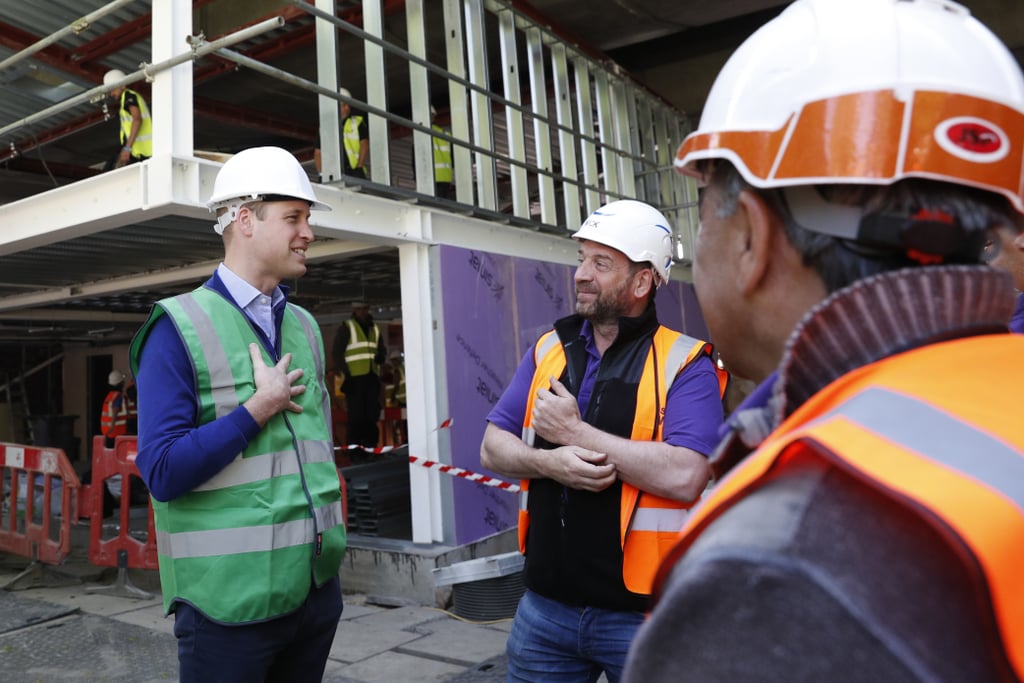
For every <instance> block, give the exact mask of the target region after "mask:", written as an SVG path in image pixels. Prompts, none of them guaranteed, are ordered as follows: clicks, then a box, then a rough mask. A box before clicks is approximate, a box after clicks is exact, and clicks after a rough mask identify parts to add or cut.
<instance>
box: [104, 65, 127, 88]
mask: <svg viewBox="0 0 1024 683" xmlns="http://www.w3.org/2000/svg"><path fill="white" fill-rule="evenodd" d="M124 77H125V73H124V72H123V71H121V70H120V69H111V70H110V71H108V72H107V73H105V74H103V85H110V84H111V83H117V82H118V81H120V80H122V79H123V78H124Z"/></svg>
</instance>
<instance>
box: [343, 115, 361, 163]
mask: <svg viewBox="0 0 1024 683" xmlns="http://www.w3.org/2000/svg"><path fill="white" fill-rule="evenodd" d="M362 122H363V117H362V116H354V115H353V116H349V117H348V118H347V119H345V125H344V126H343V127H342V130H341V133H342V140H341V142H342V145H344V147H345V155H346V156H347V157H348V167H349V168H352V169H356V168H360V167H359V166H357V165H356V164H358V163H359V142H360V140H359V124H361V123H362Z"/></svg>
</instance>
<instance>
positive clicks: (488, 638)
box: [395, 618, 508, 667]
mask: <svg viewBox="0 0 1024 683" xmlns="http://www.w3.org/2000/svg"><path fill="white" fill-rule="evenodd" d="M415 629H416V631H421V632H425V633H426V635H424V637H422V638H419V639H417V640H413V641H410V642H408V643H405V644H403V645H401V646H399V647H397V648H395V649H396V650H397V651H398V652H403V653H405V654H412V655H422V656H429V657H434V658H436V659H441V660H444V661H448V662H452V663H453V664H460V665H462V666H464V667H466V666H473V665H474V664H476V663H478V662H481V661H483V660H486V659H490V658H491V657H496V656H498V655H501V654H502V653H504V652H505V643H506V642H507V641H508V634H507V633H505V632H503V631H499V630H494V629H489V628H487V627H486V626H477V625H474V624H472V623H468V622H463V621H460V620H458V619H455V618H447V619H437V620H434V621H431V622H428V623H426V624H422V625H420V626H416V627H415Z"/></svg>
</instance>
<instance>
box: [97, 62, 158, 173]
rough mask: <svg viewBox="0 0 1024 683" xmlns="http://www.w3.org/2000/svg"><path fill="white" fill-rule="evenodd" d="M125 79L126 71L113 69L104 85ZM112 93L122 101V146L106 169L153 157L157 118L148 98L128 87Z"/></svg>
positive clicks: (118, 109)
mask: <svg viewBox="0 0 1024 683" xmlns="http://www.w3.org/2000/svg"><path fill="white" fill-rule="evenodd" d="M124 78H125V73H124V72H123V71H121V70H120V69H111V70H110V71H108V72H107V73H106V74H104V75H103V85H111V84H113V83H117V82H118V81H121V80H124ZM110 96H111V97H112V98H114V100H116V101H117V103H118V105H117V111H118V117H119V119H120V122H121V128H120V135H119V139H120V141H121V147H120V149H118V151H117V154H116V155H115V156H114V157H113V158H111V159H110V161H108V162H107V165H106V168H105V170H108V171H109V170H111V169H114V168H120V167H122V166H125V165H127V164H132V163H135V162H136V161H142V160H144V159H148V158H150V157H151V156H153V120H152V118H151V117H150V115H149V107H148V106H147V105H146V100H145V99H143V97H142V95H140V94H139V93H137V92H135V91H134V90H132V89H130V88H128V87H127V86H119V87H117V88H114V89H113V90H111V91H110Z"/></svg>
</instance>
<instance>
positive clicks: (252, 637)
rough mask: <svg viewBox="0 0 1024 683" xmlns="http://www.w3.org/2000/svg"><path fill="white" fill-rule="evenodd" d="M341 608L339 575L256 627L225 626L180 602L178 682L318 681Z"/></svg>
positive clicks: (176, 619)
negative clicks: (294, 607)
mask: <svg viewBox="0 0 1024 683" xmlns="http://www.w3.org/2000/svg"><path fill="white" fill-rule="evenodd" d="M225 590H231V589H230V587H225ZM341 610H342V601H341V583H340V582H339V580H338V577H334V578H333V579H332V580H331V581H328V582H327V583H326V584H324V585H323V586H322V587H320V588H315V587H314V588H312V589H311V590H310V592H309V595H308V596H307V598H306V601H305V602H304V603H303V604H302V606H301V607H299V609H297V610H296V611H295V612H292V613H291V614H287V615H285V616H283V617H278V618H277V619H271V620H270V621H265V622H261V623H256V624H243V625H238V626H226V625H224V624H220V623H217V622H214V621H211V620H209V619H207V618H206V617H205V616H203V614H202V613H201V612H200V611H199V610H197V609H196V608H195V607H193V606H192V605H188V604H185V603H180V602H179V603H177V605H176V607H175V612H174V635H175V637H176V638H177V639H178V666H179V674H178V677H179V680H180V681H181V683H203V682H206V681H210V682H213V681H216V683H233V682H237V683H243V682H244V683H257V682H259V681H266V682H268V683H269V682H276V681H280V682H281V683H305V682H307V681H308V682H309V683H319V682H320V681H321V680H322V679H323V676H324V667H325V665H326V664H327V655H328V653H330V651H331V643H332V642H333V641H334V633H335V631H336V630H337V628H338V620H339V619H340V618H341Z"/></svg>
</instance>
